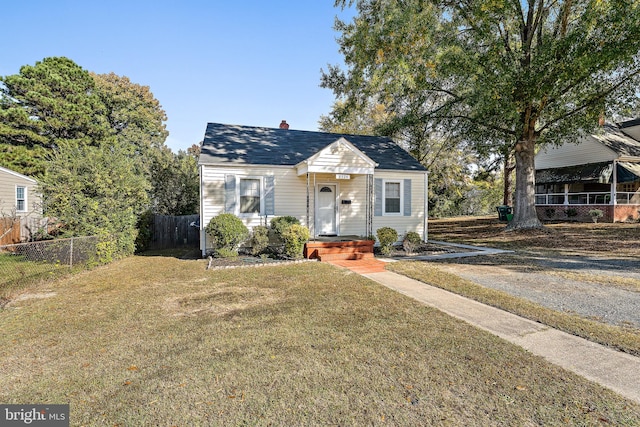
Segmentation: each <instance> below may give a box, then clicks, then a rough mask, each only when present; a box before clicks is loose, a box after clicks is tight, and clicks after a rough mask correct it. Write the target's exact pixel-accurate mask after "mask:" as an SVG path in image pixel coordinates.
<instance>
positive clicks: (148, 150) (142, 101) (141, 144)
mask: <svg viewBox="0 0 640 427" xmlns="http://www.w3.org/2000/svg"><path fill="white" fill-rule="evenodd" d="M90 75H91V77H92V78H93V80H94V82H95V85H96V94H97V96H98V98H99V99H100V101H101V103H102V105H103V106H104V108H103V111H104V117H105V119H106V121H107V123H108V126H109V130H110V134H111V135H114V136H115V137H116V139H117V141H118V142H120V143H122V144H133V145H134V150H133V151H132V154H133V155H134V156H140V157H141V158H142V161H141V162H140V164H141V165H150V164H152V160H153V159H154V157H155V156H158V155H161V152H162V151H163V150H165V149H166V146H165V141H166V139H167V136H168V135H169V132H168V131H167V129H166V126H165V124H164V122H165V121H166V120H167V116H166V113H165V111H164V110H163V109H162V106H161V105H160V102H159V101H158V100H157V99H156V98H155V97H154V96H153V93H152V92H151V90H150V89H149V86H142V85H139V84H136V83H133V82H131V80H129V78H128V77H124V76H118V75H116V74H114V73H109V74H95V73H90ZM141 172H142V173H145V174H146V175H147V177H148V178H149V179H150V180H151V179H152V176H151V175H150V174H151V170H150V168H149V167H146V168H145V170H143V171H141Z"/></svg>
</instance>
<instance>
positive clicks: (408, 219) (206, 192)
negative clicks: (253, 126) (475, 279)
mask: <svg viewBox="0 0 640 427" xmlns="http://www.w3.org/2000/svg"><path fill="white" fill-rule="evenodd" d="M225 175H235V176H239V177H241V176H268V175H272V176H273V177H274V204H275V211H274V213H275V215H271V216H269V217H266V218H265V217H254V218H242V220H243V222H244V223H245V225H246V226H247V227H249V228H251V227H254V226H256V225H260V224H265V221H266V222H267V223H268V222H269V221H270V220H271V218H273V217H274V216H284V215H291V216H295V217H296V218H298V219H299V220H300V222H301V223H302V224H303V225H305V226H307V227H309V229H310V232H311V235H312V236H313V235H314V228H315V224H314V221H315V203H314V201H315V200H314V199H315V194H316V187H317V186H318V185H321V184H334V185H336V190H337V194H336V199H337V200H336V203H337V205H336V206H337V228H338V230H337V231H338V234H339V235H356V236H364V235H365V234H366V232H367V230H366V209H367V206H366V200H367V194H366V182H367V176H366V175H351V176H350V179H336V174H335V173H310V174H309V183H308V188H309V196H310V197H309V222H310V223H309V224H308V223H307V175H306V174H304V175H300V176H298V174H297V171H296V169H295V168H293V167H291V168H288V167H284V168H282V167H276V168H273V167H264V166H263V167H260V166H246V167H238V166H234V167H227V166H210V165H203V166H202V191H203V200H202V209H201V213H200V224H201V230H203V229H204V227H205V226H206V225H207V224H208V223H209V221H210V220H211V218H213V217H214V216H216V215H218V214H220V213H223V212H224V201H225V200H224V199H225ZM375 178H383V179H399V180H404V179H411V180H412V184H411V204H412V206H411V216H385V217H377V216H374V217H373V232H374V234H375V231H376V230H377V229H378V228H380V227H383V226H388V227H392V228H394V229H396V230H397V231H398V234H399V235H400V236H403V235H404V234H405V233H406V232H407V231H415V232H417V233H419V234H420V235H421V236H423V237H424V235H423V233H424V218H425V211H424V194H425V188H424V181H425V175H424V173H422V172H421V173H416V172H394V171H385V172H376V173H375ZM342 200H350V201H351V203H350V204H342V203H341V202H342ZM204 234H205V233H204V232H202V233H201V236H203V237H204ZM201 242H202V244H206V248H210V247H211V244H210V242H208V241H207V242H206V243H205V239H204V238H203V239H201ZM202 244H201V245H202ZM206 248H205V247H201V249H203V250H205V249H206Z"/></svg>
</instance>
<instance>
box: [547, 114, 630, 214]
mask: <svg viewBox="0 0 640 427" xmlns="http://www.w3.org/2000/svg"><path fill="white" fill-rule="evenodd" d="M535 165H536V208H537V210H538V216H539V217H540V218H542V219H556V218H567V213H568V212H570V211H573V212H572V214H576V216H577V218H579V219H588V212H589V211H590V210H592V209H600V210H602V211H603V213H604V220H608V221H614V222H615V221H626V220H637V219H638V218H639V217H640V119H636V120H630V121H627V122H623V123H619V124H618V125H611V124H606V125H604V126H603V128H602V130H601V132H600V133H597V134H594V135H589V136H587V137H584V138H581V139H579V140H576V141H567V142H565V143H564V144H561V145H559V146H557V147H555V146H550V147H546V148H544V149H542V150H541V151H540V152H539V153H538V154H537V155H536V158H535Z"/></svg>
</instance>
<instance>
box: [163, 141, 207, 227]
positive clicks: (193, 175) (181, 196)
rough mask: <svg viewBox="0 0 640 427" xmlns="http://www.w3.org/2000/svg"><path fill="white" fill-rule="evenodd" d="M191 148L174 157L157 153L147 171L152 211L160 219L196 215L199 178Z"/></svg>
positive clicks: (166, 152)
mask: <svg viewBox="0 0 640 427" xmlns="http://www.w3.org/2000/svg"><path fill="white" fill-rule="evenodd" d="M195 152H196V151H195V150H194V148H193V146H192V147H191V148H190V149H189V150H188V151H183V150H179V151H178V153H177V154H174V153H173V152H172V151H171V150H169V149H168V148H165V149H163V150H161V151H160V153H158V155H157V156H156V158H155V159H154V161H153V165H152V167H151V174H152V180H151V186H152V187H151V204H152V210H153V211H154V212H155V213H158V214H161V215H191V214H196V213H198V212H199V207H200V176H199V174H198V157H197V155H194V154H195Z"/></svg>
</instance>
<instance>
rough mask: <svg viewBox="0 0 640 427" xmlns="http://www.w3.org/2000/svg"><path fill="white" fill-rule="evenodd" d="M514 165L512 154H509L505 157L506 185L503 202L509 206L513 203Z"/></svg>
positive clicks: (504, 174) (504, 172)
mask: <svg viewBox="0 0 640 427" xmlns="http://www.w3.org/2000/svg"><path fill="white" fill-rule="evenodd" d="M513 169H514V165H513V163H511V156H510V155H509V154H507V156H505V159H504V168H503V172H502V174H503V179H504V187H503V189H502V190H503V191H502V204H503V205H506V206H509V205H511V203H513V202H512V200H511V172H513Z"/></svg>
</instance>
